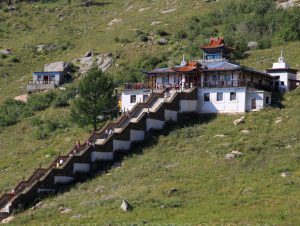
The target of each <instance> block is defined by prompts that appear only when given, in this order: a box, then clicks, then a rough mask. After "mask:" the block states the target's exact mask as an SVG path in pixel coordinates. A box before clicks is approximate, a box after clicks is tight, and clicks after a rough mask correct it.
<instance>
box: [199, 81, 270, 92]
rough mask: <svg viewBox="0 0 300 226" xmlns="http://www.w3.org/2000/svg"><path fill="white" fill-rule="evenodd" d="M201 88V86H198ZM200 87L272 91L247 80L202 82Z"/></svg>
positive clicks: (265, 86) (266, 86) (268, 86)
mask: <svg viewBox="0 0 300 226" xmlns="http://www.w3.org/2000/svg"><path fill="white" fill-rule="evenodd" d="M198 86H200V87H201V85H199V84H198ZM202 87H208V88H224V87H251V88H255V89H261V90H265V91H272V90H273V88H272V86H271V85H266V84H260V83H255V82H252V81H249V80H230V81H204V82H203V86H202Z"/></svg>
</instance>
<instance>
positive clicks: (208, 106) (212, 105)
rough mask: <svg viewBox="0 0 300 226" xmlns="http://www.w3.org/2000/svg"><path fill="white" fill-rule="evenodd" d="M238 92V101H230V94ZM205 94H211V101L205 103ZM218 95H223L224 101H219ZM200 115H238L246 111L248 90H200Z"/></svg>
mask: <svg viewBox="0 0 300 226" xmlns="http://www.w3.org/2000/svg"><path fill="white" fill-rule="evenodd" d="M231 92H236V100H232V101H230V93H231ZM204 93H209V94H210V101H209V102H205V101H204ZM217 93H223V100H222V101H217ZM198 103H199V105H198V112H199V113H238V112H245V111H246V106H245V105H246V88H244V87H243V88H233V87H232V88H198Z"/></svg>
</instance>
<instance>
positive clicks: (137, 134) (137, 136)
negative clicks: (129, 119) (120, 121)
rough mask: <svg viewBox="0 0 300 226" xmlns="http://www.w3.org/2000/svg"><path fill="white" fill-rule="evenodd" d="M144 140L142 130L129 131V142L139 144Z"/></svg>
mask: <svg viewBox="0 0 300 226" xmlns="http://www.w3.org/2000/svg"><path fill="white" fill-rule="evenodd" d="M143 140H145V131H143V130H133V129H131V130H130V141H133V142H139V141H143Z"/></svg>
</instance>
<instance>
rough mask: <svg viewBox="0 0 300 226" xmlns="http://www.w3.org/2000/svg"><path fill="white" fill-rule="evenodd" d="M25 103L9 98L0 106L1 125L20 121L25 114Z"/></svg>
mask: <svg viewBox="0 0 300 226" xmlns="http://www.w3.org/2000/svg"><path fill="white" fill-rule="evenodd" d="M24 107H25V104H24V103H22V102H20V101H15V100H13V99H7V100H6V101H5V102H4V104H3V105H1V106H0V126H9V125H13V124H15V123H17V122H18V120H19V119H20V117H21V116H22V115H23V109H24Z"/></svg>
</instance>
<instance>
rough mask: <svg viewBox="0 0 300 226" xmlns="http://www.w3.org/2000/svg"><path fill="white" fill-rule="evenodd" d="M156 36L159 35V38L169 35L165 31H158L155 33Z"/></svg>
mask: <svg viewBox="0 0 300 226" xmlns="http://www.w3.org/2000/svg"><path fill="white" fill-rule="evenodd" d="M157 34H158V35H160V36H168V35H169V33H168V32H166V31H164V30H162V29H159V30H158V31H157Z"/></svg>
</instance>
